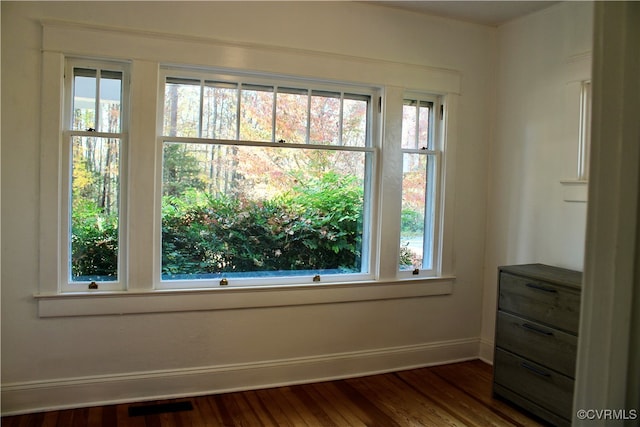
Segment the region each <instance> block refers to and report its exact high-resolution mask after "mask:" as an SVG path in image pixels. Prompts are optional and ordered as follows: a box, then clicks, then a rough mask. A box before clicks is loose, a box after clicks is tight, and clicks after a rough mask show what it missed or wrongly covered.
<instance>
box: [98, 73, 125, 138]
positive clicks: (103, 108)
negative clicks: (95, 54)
mask: <svg viewBox="0 0 640 427" xmlns="http://www.w3.org/2000/svg"><path fill="white" fill-rule="evenodd" d="M121 100H122V72H120V71H105V70H103V71H102V72H101V73H100V126H99V127H98V130H99V131H101V132H111V133H119V132H120V113H121V112H122V110H121V109H122V102H121Z"/></svg>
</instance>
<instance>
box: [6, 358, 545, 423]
mask: <svg viewBox="0 0 640 427" xmlns="http://www.w3.org/2000/svg"><path fill="white" fill-rule="evenodd" d="M190 408H191V409H190ZM540 425H543V424H541V423H540V422H539V421H536V420H534V419H532V418H531V417H530V416H528V415H527V414H525V413H523V412H521V411H519V410H518V409H516V408H514V407H512V406H510V405H508V404H507V403H505V402H503V401H501V400H499V399H494V398H493V397H492V396H491V366H490V365H487V364H486V363H483V362H481V361H479V360H475V361H471V362H462V363H455V364H450V365H442V366H435V367H430V368H422V369H413V370H409V371H401V372H394V373H389V374H380V375H372V376H368V377H362V378H353V379H347V380H339V381H327V382H319V383H314V384H305V385H296V386H289V387H278V388H271V389H263V390H254V391H246V392H237V393H225V394H216V395H210V396H202V397H193V398H184V399H173V400H162V401H155V402H144V403H131V404H119V405H110V406H98V407H91V408H82V409H70V410H60V411H52V412H44V413H37V414H27V415H18V416H9V417H3V418H2V427H18V426H20V427H23V426H33V427H35V426H47V427H74V426H105V427H112V426H118V427H122V426H135V427H155V426H211V427H213V426H277V427H280V426H296V427H297V426H312V427H313V426H349V427H350V426H380V427H392V426H400V427H405V426H436V427H440V426H540Z"/></svg>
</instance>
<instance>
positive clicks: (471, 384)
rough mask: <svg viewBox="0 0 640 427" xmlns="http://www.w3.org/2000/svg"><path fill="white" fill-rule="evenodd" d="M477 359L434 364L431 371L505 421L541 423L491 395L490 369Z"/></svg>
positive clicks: (528, 425) (532, 426)
mask: <svg viewBox="0 0 640 427" xmlns="http://www.w3.org/2000/svg"><path fill="white" fill-rule="evenodd" d="M478 363H482V362H479V361H474V362H473V363H467V362H465V363H454V364H450V365H441V366H434V367H433V368H430V369H431V370H432V372H433V373H434V374H436V375H438V376H440V377H441V378H444V379H446V380H447V382H449V383H450V384H455V387H457V388H458V389H460V390H463V391H465V392H466V393H468V394H469V395H471V396H473V397H474V398H475V399H477V400H478V401H480V402H482V404H484V405H485V406H487V407H489V408H491V409H492V410H493V411H494V412H496V413H498V414H500V415H501V416H502V417H503V418H504V419H505V420H506V421H508V422H511V423H513V424H514V425H516V426H525V427H538V426H541V425H544V424H541V423H540V421H538V420H537V419H533V418H532V417H531V416H530V415H528V414H525V413H523V412H522V411H520V410H519V409H517V408H515V407H513V406H511V405H509V404H507V403H505V402H503V401H502V400H500V399H496V398H494V397H493V391H492V374H491V369H490V368H489V369H487V368H486V367H487V366H489V365H487V364H484V363H482V364H481V365H479V364H478Z"/></svg>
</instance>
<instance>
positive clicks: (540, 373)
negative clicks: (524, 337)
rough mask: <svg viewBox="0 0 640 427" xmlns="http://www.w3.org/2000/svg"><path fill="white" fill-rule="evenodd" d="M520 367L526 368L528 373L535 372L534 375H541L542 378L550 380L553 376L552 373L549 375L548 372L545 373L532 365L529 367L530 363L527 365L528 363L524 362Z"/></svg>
mask: <svg viewBox="0 0 640 427" xmlns="http://www.w3.org/2000/svg"><path fill="white" fill-rule="evenodd" d="M520 366H521V367H523V368H525V369H526V370H528V371H530V372H533V373H534V374H536V375H540V376H541V377H546V378H549V377H550V376H551V374H550V373H548V372H546V371H543V370H542V369H538V368H536V367H535V366H531V365H529V364H528V363H526V362H522V363H521V364H520Z"/></svg>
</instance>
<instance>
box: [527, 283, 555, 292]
mask: <svg viewBox="0 0 640 427" xmlns="http://www.w3.org/2000/svg"><path fill="white" fill-rule="evenodd" d="M525 286H526V287H527V288H531V289H535V290H537V291H542V292H549V293H552V294H557V293H558V290H557V289H553V288H547V287H546V286H542V285H539V284H537V283H527V284H526V285H525Z"/></svg>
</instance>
